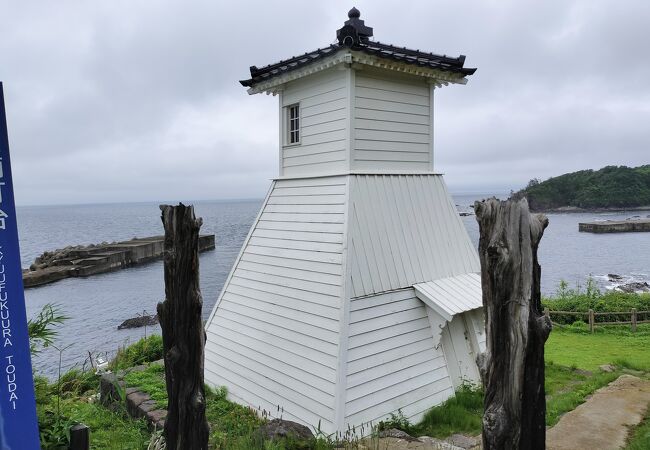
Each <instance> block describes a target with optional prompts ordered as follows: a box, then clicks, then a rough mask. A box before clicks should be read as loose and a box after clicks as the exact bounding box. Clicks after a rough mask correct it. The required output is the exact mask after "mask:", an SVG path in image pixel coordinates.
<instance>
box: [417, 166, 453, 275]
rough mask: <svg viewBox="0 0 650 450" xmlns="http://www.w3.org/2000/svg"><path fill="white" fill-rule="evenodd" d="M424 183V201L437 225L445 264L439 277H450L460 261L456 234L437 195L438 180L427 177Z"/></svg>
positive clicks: (437, 242)
mask: <svg viewBox="0 0 650 450" xmlns="http://www.w3.org/2000/svg"><path fill="white" fill-rule="evenodd" d="M423 181H424V183H425V184H424V189H423V195H424V201H425V202H426V204H427V205H428V206H429V208H428V213H429V215H430V216H431V219H432V220H433V221H434V222H435V223H436V225H435V227H436V230H437V231H438V232H437V233H436V246H437V248H439V249H440V252H441V260H442V262H443V263H445V266H444V268H442V269H441V270H440V271H439V273H438V276H439V277H442V276H448V275H450V274H451V273H452V272H454V271H455V269H456V261H457V260H458V259H459V256H460V255H458V254H456V253H457V246H456V242H455V239H454V233H453V231H452V230H450V227H449V218H448V216H447V214H445V211H444V209H443V208H441V206H442V204H441V198H440V197H439V196H438V195H437V194H438V193H439V189H438V187H439V186H438V178H437V177H435V178H434V177H427V178H426V179H425V180H423Z"/></svg>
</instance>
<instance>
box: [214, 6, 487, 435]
mask: <svg viewBox="0 0 650 450" xmlns="http://www.w3.org/2000/svg"><path fill="white" fill-rule="evenodd" d="M348 17H349V20H347V21H346V22H345V24H344V26H343V27H342V28H341V29H339V30H338V31H337V41H338V42H337V43H336V44H333V45H330V46H329V47H325V48H322V49H318V50H316V51H313V52H309V53H305V54H304V55H301V56H298V57H293V58H291V59H288V60H284V61H280V62H278V63H276V64H271V65H269V66H265V67H262V68H257V67H255V66H253V67H251V68H250V72H251V78H250V79H249V80H245V81H242V82H241V83H242V84H243V85H244V86H246V87H248V92H249V94H255V93H261V92H266V93H272V94H274V95H275V94H277V96H278V97H279V100H280V101H279V116H280V120H279V127H280V145H279V150H280V158H279V161H280V173H279V177H278V178H277V179H275V180H274V181H273V182H272V184H271V188H270V190H269V193H268V195H267V197H266V200H265V201H264V205H263V206H262V209H261V211H260V213H259V216H258V217H257V219H256V220H255V222H254V224H253V226H252V228H251V231H250V234H249V235H248V237H247V238H246V241H245V242H244V245H243V248H242V251H241V253H240V255H239V257H238V258H237V261H236V262H235V264H234V267H233V269H232V272H231V273H230V275H229V277H228V279H227V280H226V283H225V286H224V288H223V291H222V292H221V295H220V297H219V299H218V301H217V303H216V305H215V307H214V310H213V311H212V314H211V316H210V318H209V320H208V323H207V325H206V330H207V343H206V353H205V379H206V381H207V382H208V383H210V384H212V385H215V386H222V385H225V386H226V387H227V388H228V393H229V396H230V398H231V399H232V400H234V401H237V402H240V403H243V404H247V405H250V406H252V407H254V408H261V409H264V410H266V411H269V412H271V414H272V415H274V414H276V411H277V410H278V407H279V408H281V409H280V411H281V414H282V416H283V417H284V418H285V419H289V420H294V421H297V422H301V423H304V424H307V425H310V426H313V427H316V426H318V425H319V424H320V428H321V430H322V431H324V432H326V433H333V432H335V431H344V430H346V429H347V428H348V426H350V427H353V426H359V425H361V424H366V423H368V422H377V421H378V420H380V419H383V418H386V417H387V416H388V415H389V414H390V413H393V412H396V411H397V410H398V409H401V410H402V412H403V413H404V414H405V415H406V416H407V417H410V418H411V419H412V420H413V421H417V420H418V419H419V418H420V417H421V416H422V414H423V413H424V412H425V411H426V410H427V409H429V408H430V407H432V406H434V405H436V404H439V403H441V402H442V401H444V400H445V399H447V398H449V397H450V396H452V395H453V394H454V389H455V388H457V387H458V386H459V385H460V384H461V383H462V382H463V380H468V381H474V382H477V381H478V378H479V376H478V370H477V367H476V364H475V362H474V361H475V357H476V355H477V354H478V353H479V352H482V351H484V348H485V337H484V325H483V314H482V310H481V306H482V302H481V283H480V276H479V274H478V272H479V270H480V267H479V262H478V256H477V254H476V251H475V249H474V248H473V246H472V244H471V242H470V239H469V237H468V235H467V232H466V230H465V228H464V226H463V224H462V222H461V220H460V218H459V216H458V212H457V211H456V208H455V206H454V204H453V201H452V199H451V197H450V196H449V193H448V192H447V188H446V186H445V183H444V181H443V178H442V175H440V174H437V173H436V172H435V170H434V165H433V155H434V151H433V150H434V148H433V116H434V114H433V93H434V89H435V88H439V87H441V86H443V85H448V84H450V83H456V84H465V83H466V76H468V75H471V74H473V73H474V71H475V69H468V68H465V67H463V66H464V62H465V57H464V56H460V57H457V58H452V57H448V56H440V55H436V54H432V53H424V52H421V51H419V50H409V49H406V48H403V47H395V46H392V45H386V44H382V43H380V42H377V41H374V40H372V39H371V38H372V36H373V30H372V28H370V27H368V26H366V25H365V24H364V21H363V20H361V19H360V18H359V17H360V14H359V11H358V10H357V9H355V8H353V9H352V10H351V11H350V12H349V14H348Z"/></svg>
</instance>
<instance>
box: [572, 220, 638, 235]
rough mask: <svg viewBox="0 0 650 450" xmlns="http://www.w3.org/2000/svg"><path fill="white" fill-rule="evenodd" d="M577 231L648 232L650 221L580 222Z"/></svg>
mask: <svg viewBox="0 0 650 450" xmlns="http://www.w3.org/2000/svg"><path fill="white" fill-rule="evenodd" d="M578 230H579V231H583V232H587V233H625V232H631V231H650V219H637V220H634V219H631V220H605V221H602V222H582V223H579V224H578Z"/></svg>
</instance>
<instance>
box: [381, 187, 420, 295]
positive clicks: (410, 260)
mask: <svg viewBox="0 0 650 450" xmlns="http://www.w3.org/2000/svg"><path fill="white" fill-rule="evenodd" d="M388 183H389V185H388V188H389V189H388V194H389V196H390V198H391V200H392V207H393V208H392V209H393V212H394V214H393V217H394V221H395V238H396V239H397V241H398V243H399V245H400V247H401V249H402V254H403V258H404V259H403V263H404V271H405V275H406V280H407V281H406V284H405V286H412V285H413V284H415V283H416V282H417V281H418V280H420V279H421V277H419V276H418V273H417V271H418V270H419V268H420V267H421V266H420V261H419V258H418V254H417V251H416V248H415V246H414V244H413V241H412V235H411V233H409V232H408V230H407V225H406V224H405V223H404V218H405V217H406V213H405V212H404V211H403V208H404V204H403V203H402V196H401V195H400V193H399V191H398V189H399V177H396V176H392V177H389V178H388ZM420 275H421V273H420Z"/></svg>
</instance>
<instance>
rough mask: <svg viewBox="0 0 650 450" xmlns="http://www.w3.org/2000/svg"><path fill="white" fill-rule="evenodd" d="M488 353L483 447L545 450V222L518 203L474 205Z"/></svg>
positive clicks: (482, 365)
mask: <svg viewBox="0 0 650 450" xmlns="http://www.w3.org/2000/svg"><path fill="white" fill-rule="evenodd" d="M474 210H475V211H476V219H477V221H478V223H479V228H480V240H479V257H480V260H481V283H482V286H483V310H484V311H485V319H486V320H485V325H486V333H487V334H486V337H487V350H486V352H485V354H484V355H481V356H480V357H479V360H478V364H479V369H480V371H481V377H482V379H483V385H484V387H485V405H484V407H485V413H484V416H483V448H484V449H485V450H502V449H544V448H545V445H546V442H545V441H546V424H545V416H546V399H545V395H544V343H545V342H546V339H547V338H548V335H549V333H550V331H551V320H550V318H549V317H547V316H545V315H544V314H543V312H542V305H541V295H540V285H539V283H540V275H541V269H540V266H539V263H538V262H537V247H538V245H539V241H540V239H541V238H542V235H543V233H544V229H545V228H546V226H547V225H548V219H546V217H545V216H543V215H532V214H530V213H529V211H528V202H527V201H526V200H525V199H522V200H519V201H514V200H508V201H499V200H497V199H495V198H492V199H489V200H485V201H483V202H476V203H475V204H474Z"/></svg>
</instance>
